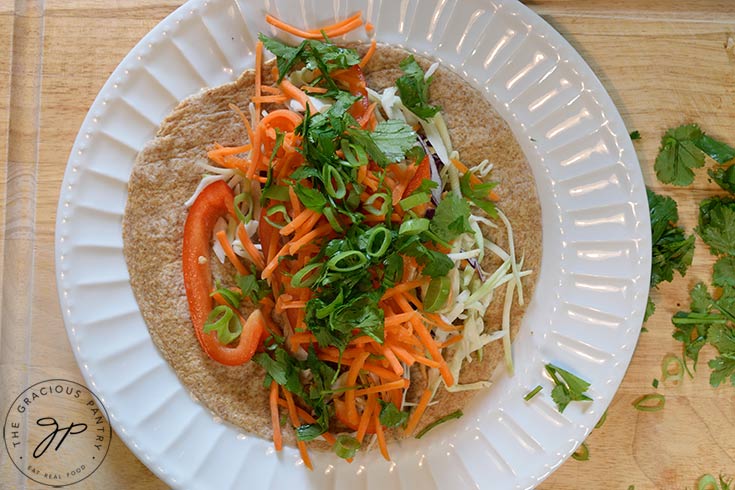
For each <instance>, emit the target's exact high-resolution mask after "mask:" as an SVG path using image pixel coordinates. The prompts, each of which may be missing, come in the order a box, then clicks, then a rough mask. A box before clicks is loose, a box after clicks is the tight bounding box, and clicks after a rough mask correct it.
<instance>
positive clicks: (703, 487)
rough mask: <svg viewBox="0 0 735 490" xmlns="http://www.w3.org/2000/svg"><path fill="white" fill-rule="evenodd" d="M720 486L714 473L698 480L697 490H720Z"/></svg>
mask: <svg viewBox="0 0 735 490" xmlns="http://www.w3.org/2000/svg"><path fill="white" fill-rule="evenodd" d="M719 488H720V487H719V485H718V484H717V480H715V477H714V476H712V475H704V476H702V478H700V479H699V481H698V482H697V490H718V489H719Z"/></svg>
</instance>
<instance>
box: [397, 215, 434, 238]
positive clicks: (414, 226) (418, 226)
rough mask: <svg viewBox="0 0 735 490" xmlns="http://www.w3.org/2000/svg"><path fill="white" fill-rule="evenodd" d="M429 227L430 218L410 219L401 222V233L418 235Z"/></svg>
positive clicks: (399, 232)
mask: <svg viewBox="0 0 735 490" xmlns="http://www.w3.org/2000/svg"><path fill="white" fill-rule="evenodd" d="M428 229H429V220H428V219H426V218H416V219H409V220H406V221H404V222H403V223H401V227H400V228H399V229H398V234H399V235H418V234H419V233H421V232H422V231H426V230H428Z"/></svg>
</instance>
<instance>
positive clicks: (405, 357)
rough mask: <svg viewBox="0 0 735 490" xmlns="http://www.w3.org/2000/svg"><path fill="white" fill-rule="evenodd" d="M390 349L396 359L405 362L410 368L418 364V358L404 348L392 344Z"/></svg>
mask: <svg viewBox="0 0 735 490" xmlns="http://www.w3.org/2000/svg"><path fill="white" fill-rule="evenodd" d="M390 349H391V351H392V352H393V353H394V354H395V356H396V357H398V358H399V359H400V360H401V361H403V362H405V363H406V364H408V365H409V366H413V365H414V364H415V363H416V356H414V355H413V354H411V353H410V352H408V351H407V350H406V349H404V348H403V347H399V346H397V345H393V344H392V345H391V346H390Z"/></svg>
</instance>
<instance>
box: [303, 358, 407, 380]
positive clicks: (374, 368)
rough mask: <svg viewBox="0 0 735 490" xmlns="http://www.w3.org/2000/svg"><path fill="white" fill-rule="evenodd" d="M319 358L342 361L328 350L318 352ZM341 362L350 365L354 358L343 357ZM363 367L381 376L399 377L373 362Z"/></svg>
mask: <svg viewBox="0 0 735 490" xmlns="http://www.w3.org/2000/svg"><path fill="white" fill-rule="evenodd" d="M317 358H319V359H320V360H322V361H329V362H334V363H340V358H339V356H335V355H331V354H328V353H326V352H318V353H317ZM341 363H342V365H345V366H350V365H352V363H353V360H352V359H341ZM362 369H363V370H364V371H368V372H371V373H373V374H377V375H378V376H380V377H381V378H386V379H396V378H397V377H398V376H397V375H396V373H394V372H393V371H391V370H390V369H386V368H384V367H382V366H378V365H377V364H373V363H371V362H366V363H365V364H363V365H362Z"/></svg>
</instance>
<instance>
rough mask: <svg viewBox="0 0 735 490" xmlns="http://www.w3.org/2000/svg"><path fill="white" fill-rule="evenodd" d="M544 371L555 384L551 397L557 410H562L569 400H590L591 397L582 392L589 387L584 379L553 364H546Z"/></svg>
mask: <svg viewBox="0 0 735 490" xmlns="http://www.w3.org/2000/svg"><path fill="white" fill-rule="evenodd" d="M546 372H547V373H549V376H551V379H552V381H553V382H554V385H555V386H554V389H553V390H552V391H551V398H552V399H553V400H554V402H555V403H556V406H557V408H558V409H559V412H564V410H565V409H566V408H567V406H568V405H569V403H570V402H573V401H592V398H590V397H588V396H587V395H585V394H584V392H585V391H587V389H588V388H589V387H590V384H589V383H588V382H586V381H585V380H583V379H581V378H579V377H577V376H575V375H574V374H572V373H570V372H569V371H566V370H564V369H562V368H560V367H558V366H554V365H553V364H547V365H546Z"/></svg>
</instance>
